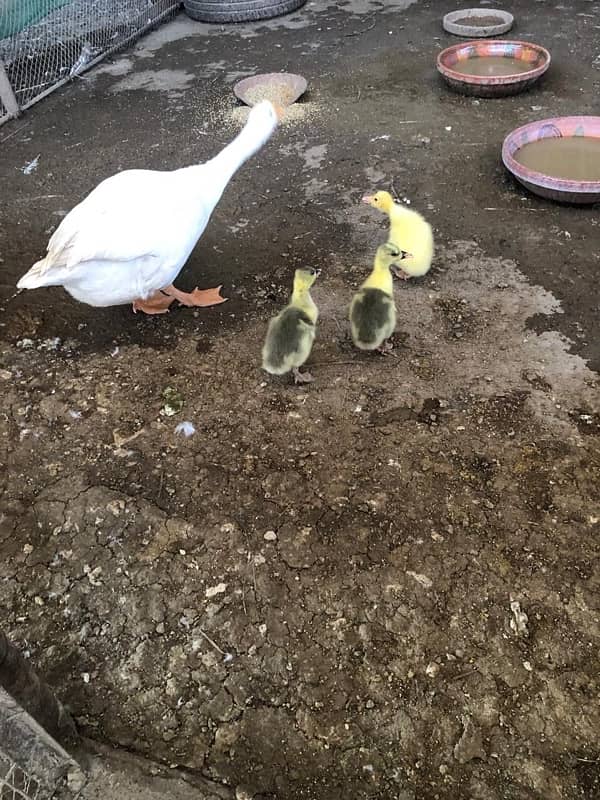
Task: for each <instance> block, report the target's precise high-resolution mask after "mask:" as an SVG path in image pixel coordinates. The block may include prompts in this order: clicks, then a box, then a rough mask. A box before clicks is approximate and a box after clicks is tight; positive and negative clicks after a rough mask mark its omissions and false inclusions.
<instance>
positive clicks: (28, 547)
mask: <svg viewBox="0 0 600 800" xmlns="http://www.w3.org/2000/svg"><path fill="white" fill-rule="evenodd" d="M23 552H24V553H25V554H26V555H29V553H33V545H31V544H24V545H23Z"/></svg>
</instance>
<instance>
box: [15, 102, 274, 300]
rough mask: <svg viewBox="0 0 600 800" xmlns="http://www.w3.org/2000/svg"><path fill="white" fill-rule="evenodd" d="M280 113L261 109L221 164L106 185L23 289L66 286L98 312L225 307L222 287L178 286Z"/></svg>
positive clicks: (136, 173)
mask: <svg viewBox="0 0 600 800" xmlns="http://www.w3.org/2000/svg"><path fill="white" fill-rule="evenodd" d="M280 115H281V112H280V109H276V108H275V106H274V105H273V104H272V103H270V102H269V101H264V102H262V103H259V104H258V105H257V106H255V107H254V108H253V109H252V110H251V111H250V114H249V116H248V121H247V122H246V125H245V126H244V128H243V129H242V131H241V132H240V133H239V134H238V136H237V137H236V138H235V139H234V140H233V142H231V143H230V144H229V145H227V147H225V148H224V149H223V150H222V151H221V152H220V153H219V154H218V155H217V156H215V158H213V159H211V160H210V161H207V162H206V163H204V164H199V165H197V166H193V167H185V168H183V169H178V170H174V171H173V172H158V171H156V170H145V169H132V170H126V171H125V172H119V173H118V174H117V175H113V176H112V177H111V178H107V179H106V180H104V181H102V183H100V184H99V185H98V186H97V187H96V188H95V189H94V190H93V191H92V192H91V193H90V194H89V195H88V196H87V197H86V198H85V200H83V201H82V202H81V203H79V205H77V206H75V208H74V209H73V210H72V211H70V212H69V213H68V214H67V216H66V217H65V218H64V219H63V221H62V222H61V224H60V225H59V226H58V228H57V229H56V231H55V232H54V234H53V235H52V238H51V239H50V241H49V243H48V254H47V255H46V257H45V258H43V259H42V260H41V261H38V262H37V264H34V265H33V267H31V269H30V270H29V272H27V273H26V274H25V275H23V277H22V278H21V280H20V281H19V282H18V284H17V287H18V288H19V289H35V288H37V287H39V286H63V287H64V288H65V289H66V291H67V292H69V294H70V295H71V296H72V297H74V298H75V299H76V300H79V301H80V302H82V303H88V304H89V305H91V306H115V305H121V304H123V303H133V310H134V311H138V310H140V311H145V312H146V313H148V314H162V313H164V312H165V311H167V310H168V308H169V306H170V305H171V303H172V302H173V301H174V300H178V301H179V302H180V303H182V304H183V305H185V306H201V307H204V306H212V305H217V304H218V303H223V302H225V299H226V298H224V297H221V294H220V289H221V287H220V286H218V287H217V288H216V289H206V290H204V291H200V290H198V289H194V291H193V292H189V293H188V292H181V291H179V289H176V288H175V287H174V286H173V285H172V284H173V281H174V280H175V278H176V277H177V275H178V274H179V272H180V270H181V268H182V267H183V265H184V264H185V262H186V261H187V259H188V257H189V255H190V253H191V252H192V250H193V248H194V246H195V244H196V242H197V241H198V239H199V238H200V236H202V234H203V232H204V229H205V228H206V226H207V224H208V221H209V219H210V216H211V214H212V212H213V210H214V208H215V206H216V205H217V203H218V202H219V200H220V199H221V195H222V194H223V191H224V189H225V187H226V186H227V184H228V183H229V180H230V179H231V177H232V176H233V175H234V173H235V172H236V170H237V169H238V168H239V167H240V166H241V165H242V164H243V163H244V162H245V161H247V159H249V158H250V156H252V155H253V154H254V153H256V152H257V150H259V149H260V148H261V147H262V146H263V145H264V144H265V143H266V142H267V141H268V139H269V138H270V137H271V135H272V133H273V132H274V130H275V128H276V127H277V123H278V120H279V119H280Z"/></svg>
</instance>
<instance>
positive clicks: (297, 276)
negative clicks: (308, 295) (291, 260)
mask: <svg viewBox="0 0 600 800" xmlns="http://www.w3.org/2000/svg"><path fill="white" fill-rule="evenodd" d="M320 274H321V270H320V269H313V268H312V267H307V268H306V269H297V270H296V272H295V273H294V291H296V292H298V291H300V292H302V291H304V292H307V291H308V290H309V289H310V287H311V286H312V285H313V283H314V282H315V281H316V280H317V278H318V277H319V275H320Z"/></svg>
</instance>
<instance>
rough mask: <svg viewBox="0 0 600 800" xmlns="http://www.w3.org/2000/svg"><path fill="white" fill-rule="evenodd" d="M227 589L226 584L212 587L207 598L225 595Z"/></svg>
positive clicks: (207, 593) (207, 592) (207, 591)
mask: <svg viewBox="0 0 600 800" xmlns="http://www.w3.org/2000/svg"><path fill="white" fill-rule="evenodd" d="M226 589H227V584H226V583H219V584H217V585H216V586H210V587H209V588H208V589H207V590H206V592H205V594H206V596H207V597H214V596H215V595H217V594H223V592H224V591H225V590H226Z"/></svg>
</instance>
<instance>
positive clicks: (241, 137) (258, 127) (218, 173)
mask: <svg viewBox="0 0 600 800" xmlns="http://www.w3.org/2000/svg"><path fill="white" fill-rule="evenodd" d="M276 127H277V122H276V121H274V120H273V121H271V120H270V119H267V120H263V119H256V118H253V117H252V115H251V116H250V118H249V119H248V121H247V122H246V124H245V126H244V127H243V128H242V130H241V131H240V133H239V134H238V135H237V136H236V137H235V139H234V140H233V141H232V142H231V143H230V144H228V145H227V146H226V147H225V148H223V150H221V152H220V153H219V154H218V155H217V156H215V157H214V158H212V159H211V160H210V161H207V162H206V164H204V165H202V166H203V167H204V168H205V169H206V170H208V171H209V174H210V176H211V183H212V186H211V190H212V192H214V193H215V195H217V196H219V197H220V195H221V194H222V192H223V190H224V189H225V187H226V186H227V184H228V183H229V181H230V180H231V178H232V177H233V175H235V173H236V172H237V170H238V169H239V168H240V167H241V166H242V164H244V163H245V162H246V161H248V159H249V158H251V157H252V156H253V155H254V154H255V153H256V152H258V150H260V148H261V147H262V146H263V145H264V144H265V143H266V142H267V141H268V140H269V139H270V138H271V135H272V134H273V131H274V130H275V128H276Z"/></svg>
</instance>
